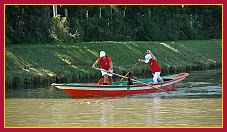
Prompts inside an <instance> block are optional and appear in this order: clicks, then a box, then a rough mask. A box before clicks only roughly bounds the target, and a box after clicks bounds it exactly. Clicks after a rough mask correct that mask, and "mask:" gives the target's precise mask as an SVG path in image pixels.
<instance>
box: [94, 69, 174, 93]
mask: <svg viewBox="0 0 227 132" xmlns="http://www.w3.org/2000/svg"><path fill="white" fill-rule="evenodd" d="M95 69H96V70H99V71H104V72H107V73H110V74H113V75H116V76H119V77H122V78H130V77H126V76H123V75H120V74H116V73H113V72H108V71H106V70H104V69H101V68H95ZM130 79H131V80H133V81H135V82H138V83H142V84H144V85H147V86H150V87H152V88H155V87H153V86H152V85H150V84H146V83H144V82H141V81H139V80H135V79H132V78H130ZM155 89H158V90H160V91H162V92H166V93H168V94H171V93H170V92H168V91H166V90H164V89H161V88H155Z"/></svg>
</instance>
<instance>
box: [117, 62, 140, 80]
mask: <svg viewBox="0 0 227 132" xmlns="http://www.w3.org/2000/svg"><path fill="white" fill-rule="evenodd" d="M138 63H139V61H137V62H136V64H135V65H133V67H132V68H131V69H129V71H128V72H127V73H126V74H125V76H126V77H127V76H128V74H129V73H130V72H131V71H132V69H134V68H135V67H136V65H137V64H138ZM123 79H124V77H122V78H121V80H120V81H122V80H123Z"/></svg>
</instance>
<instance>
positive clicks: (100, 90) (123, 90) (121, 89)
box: [52, 73, 189, 98]
mask: <svg viewBox="0 0 227 132" xmlns="http://www.w3.org/2000/svg"><path fill="white" fill-rule="evenodd" d="M188 75H189V74H188V73H181V74H178V75H175V76H171V77H169V78H168V79H169V81H166V82H163V83H157V84H152V85H151V86H148V85H145V84H135V85H126V84H125V82H116V83H113V85H98V84H94V83H93V84H92V83H90V84H89V83H84V84H83V83H80V84H79V83H77V84H76V83H70V84H52V85H53V86H55V87H57V88H58V89H62V90H63V91H64V92H66V93H68V94H70V95H71V96H74V97H76V98H87V97H115V96H126V95H134V94H145V93H155V92H161V90H160V89H162V90H165V91H172V90H174V89H175V88H176V86H177V85H178V84H179V83H180V82H181V81H182V80H184V79H185V78H186V77H187V76H188ZM145 82H147V81H145Z"/></svg>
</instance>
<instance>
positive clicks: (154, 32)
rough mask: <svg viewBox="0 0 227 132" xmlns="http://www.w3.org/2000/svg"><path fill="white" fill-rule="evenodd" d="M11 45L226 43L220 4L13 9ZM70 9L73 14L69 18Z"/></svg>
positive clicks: (8, 41) (8, 33)
mask: <svg viewBox="0 0 227 132" xmlns="http://www.w3.org/2000/svg"><path fill="white" fill-rule="evenodd" d="M5 9H6V11H5V13H6V19H5V23H6V27H5V29H6V44H23V43H55V42H58V43H75V42H85V41H175V40H193V39H214V38H217V39H220V38H221V37H222V6H220V5H186V6H182V5H171V6H166V5H149V6H148V5H117V6H113V5H106V6H103V5H102V6H100V5H94V6H92V5H89V6H86V5H80V6H78V5H63V6H58V14H59V15H58V16H57V17H53V15H52V14H53V11H52V6H46V5H40V6H37V5H35V6H34V5H32V6H31V5H30V6H28V5H17V6H15V5H7V6H6V8H5ZM66 10H67V13H66Z"/></svg>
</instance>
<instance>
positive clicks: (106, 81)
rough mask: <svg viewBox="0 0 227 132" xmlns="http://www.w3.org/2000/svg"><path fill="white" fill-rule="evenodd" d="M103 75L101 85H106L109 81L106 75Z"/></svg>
mask: <svg viewBox="0 0 227 132" xmlns="http://www.w3.org/2000/svg"><path fill="white" fill-rule="evenodd" d="M103 77H104V82H103V85H107V84H108V82H109V79H108V75H103Z"/></svg>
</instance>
